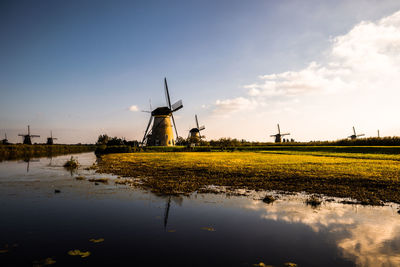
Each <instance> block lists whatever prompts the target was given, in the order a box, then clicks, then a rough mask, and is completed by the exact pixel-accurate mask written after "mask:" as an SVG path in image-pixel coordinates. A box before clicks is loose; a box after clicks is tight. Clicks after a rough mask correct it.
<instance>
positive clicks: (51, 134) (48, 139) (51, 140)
mask: <svg viewBox="0 0 400 267" xmlns="http://www.w3.org/2000/svg"><path fill="white" fill-rule="evenodd" d="M54 140H57V138H55V137H53V131H50V137H47V143H46V144H47V145H53V144H54Z"/></svg>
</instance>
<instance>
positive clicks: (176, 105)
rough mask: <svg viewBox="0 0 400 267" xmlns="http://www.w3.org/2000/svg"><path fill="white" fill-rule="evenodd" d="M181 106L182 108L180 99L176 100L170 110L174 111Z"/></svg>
mask: <svg viewBox="0 0 400 267" xmlns="http://www.w3.org/2000/svg"><path fill="white" fill-rule="evenodd" d="M181 108H183V104H182V100H178V101H176V102H175V103H174V104H173V105H172V107H171V110H172V112H175V111H177V110H179V109H181Z"/></svg>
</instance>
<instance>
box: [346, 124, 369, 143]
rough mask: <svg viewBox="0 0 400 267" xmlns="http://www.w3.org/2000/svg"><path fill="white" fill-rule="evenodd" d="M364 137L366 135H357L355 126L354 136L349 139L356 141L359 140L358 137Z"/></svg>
mask: <svg viewBox="0 0 400 267" xmlns="http://www.w3.org/2000/svg"><path fill="white" fill-rule="evenodd" d="M364 135H365V134H357V133H356V129H355V128H354V126H353V134H352V135H350V136H349V137H348V138H350V139H351V140H355V139H357V138H358V137H360V136H364Z"/></svg>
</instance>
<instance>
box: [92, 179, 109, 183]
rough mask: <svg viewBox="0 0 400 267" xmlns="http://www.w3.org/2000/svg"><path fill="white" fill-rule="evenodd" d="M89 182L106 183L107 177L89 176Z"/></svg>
mask: <svg viewBox="0 0 400 267" xmlns="http://www.w3.org/2000/svg"><path fill="white" fill-rule="evenodd" d="M88 181H89V182H94V183H103V184H108V178H90V179H89V180H88Z"/></svg>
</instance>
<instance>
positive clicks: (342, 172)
mask: <svg viewBox="0 0 400 267" xmlns="http://www.w3.org/2000/svg"><path fill="white" fill-rule="evenodd" d="M99 171H101V172H111V173H114V174H117V175H120V176H125V177H141V178H143V181H144V186H147V187H149V188H151V189H152V190H154V191H159V192H164V193H173V192H193V191H201V190H202V189H204V186H207V185H221V186H231V187H234V188H238V187H246V188H249V189H277V190H287V191H306V192H309V193H324V194H327V195H332V196H341V197H353V198H355V199H358V200H360V201H364V202H366V203H372V204H378V203H379V202H380V201H395V202H400V197H399V196H398V194H397V192H398V190H399V189H400V187H399V176H400V156H399V155H383V154H355V153H330V152H298V151H296V152H292V151H268V152H267V151H265V152H180V153H132V154H110V155H105V156H103V160H102V161H101V164H100V166H99Z"/></svg>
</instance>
